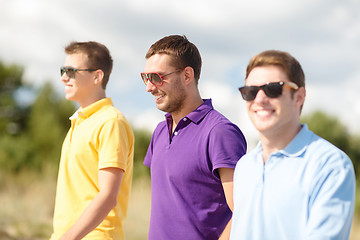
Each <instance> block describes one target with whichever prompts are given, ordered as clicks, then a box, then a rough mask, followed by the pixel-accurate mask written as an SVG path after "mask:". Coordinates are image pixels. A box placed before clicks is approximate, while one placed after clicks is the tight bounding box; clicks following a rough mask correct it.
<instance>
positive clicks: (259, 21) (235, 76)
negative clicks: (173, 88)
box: [0, 0, 360, 135]
mask: <svg viewBox="0 0 360 240" xmlns="http://www.w3.org/2000/svg"><path fill="white" fill-rule="evenodd" d="M30 2H31V3H30ZM359 9H360V2H359V1H357V0H346V1H340V2H339V1H336V0H327V1H325V0H312V1H310V0H301V1H300V0H295V1H287V0H276V1H267V0H256V1H236V0H224V1H215V0H206V1H205V0H184V1H177V2H174V1H166V0H154V1H146V0H131V1H116V0H103V1H100V2H99V1H84V0H72V1H70V0H61V1H60V0H53V1H46V0H33V1H27V0H12V1H3V4H2V8H1V9H0V46H1V53H0V60H2V61H5V62H10V63H18V64H21V65H24V67H25V70H26V71H25V78H26V79H27V81H29V82H33V83H36V84H40V83H42V82H44V81H45V80H49V79H50V80H52V81H53V82H54V83H56V86H57V87H59V91H62V90H63V88H62V86H61V83H60V81H59V70H58V68H59V66H60V65H62V64H63V61H64V56H65V54H64V53H63V47H64V46H65V45H66V44H67V43H69V42H70V41H72V40H78V41H87V40H95V41H99V42H102V43H104V44H105V45H107V46H108V47H109V49H110V51H111V53H112V55H113V58H114V63H115V65H114V70H113V75H112V77H111V79H110V83H109V90H108V91H109V93H110V94H109V95H111V97H112V98H113V100H114V102H115V103H116V105H118V106H120V107H121V109H123V112H124V113H125V114H126V115H128V118H130V119H134V123H135V125H137V126H148V127H149V128H150V129H153V127H154V125H156V124H157V122H158V121H160V120H162V119H163V114H162V112H160V111H159V110H156V106H155V105H154V103H153V101H150V100H149V98H148V95H149V94H148V93H146V92H145V90H144V85H143V83H142V82H141V80H140V77H139V72H141V71H142V69H143V67H144V63H145V60H144V55H145V53H146V51H147V49H148V48H149V47H150V45H151V44H152V43H154V42H155V41H157V40H158V39H160V38H161V37H163V36H165V35H170V34H185V35H186V36H187V37H188V38H189V40H190V41H192V42H194V43H195V44H196V45H197V46H198V48H199V50H200V52H201V54H202V57H203V70H202V76H201V80H200V88H201V92H202V94H203V95H208V96H210V97H212V98H213V100H214V105H215V107H217V108H219V110H220V111H222V112H223V113H224V115H226V116H227V115H228V116H229V119H230V120H233V121H234V122H236V123H237V124H238V125H239V126H240V127H241V128H242V129H243V130H244V129H246V130H247V129H251V127H250V126H251V124H250V126H248V125H246V124H248V123H244V122H243V121H244V119H248V117H247V113H246V112H245V111H244V107H243V106H241V104H242V99H241V98H240V95H239V94H238V92H237V87H239V86H241V85H242V84H243V77H244V76H243V75H244V71H245V68H246V65H247V63H248V61H249V59H250V58H251V57H252V56H253V55H254V54H257V53H258V52H260V51H263V50H266V49H280V50H285V51H289V52H290V53H291V54H292V55H294V56H295V57H296V58H298V59H299V61H300V63H301V64H302V65H303V67H304V70H305V74H306V77H307V80H306V81H307V87H308V99H307V101H306V103H305V107H304V111H307V110H309V111H310V110H315V109H325V110H326V111H327V112H329V113H330V114H332V115H335V116H337V117H339V118H340V119H341V120H342V121H344V122H346V124H348V125H349V126H350V127H351V128H352V129H356V130H357V131H360V129H359V127H357V125H358V124H357V123H356V119H358V118H359V117H360V110H359V109H360V106H359V105H360V103H359V102H360V101H359V97H358V94H357V92H356V89H359V85H358V82H359V77H360V74H359V70H358V66H359V65H360V60H359V57H358V53H359V52H360V45H359V44H358V43H359V42H360V31H359V30H358V29H360V14H358V10H359ZM339 89H341V93H342V94H343V95H339ZM344 106H346V107H344ZM234 109H238V110H234ZM152 112H154V113H156V114H154V116H152ZM155 115H156V116H155ZM159 116H161V117H159ZM144 119H146V121H145V120H144ZM247 121H248V120H247ZM358 129H359V130H358ZM244 131H245V130H244ZM250 134H252V133H249V135H250Z"/></svg>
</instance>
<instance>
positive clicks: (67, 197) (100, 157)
mask: <svg viewBox="0 0 360 240" xmlns="http://www.w3.org/2000/svg"><path fill="white" fill-rule="evenodd" d="M70 119H71V128H70V130H69V131H68V133H67V136H66V138H65V140H64V143H63V146H62V151H61V159H60V167H59V174H58V182H57V190H56V200H55V211H54V220H53V221H54V233H53V235H52V236H51V239H52V240H53V239H54V240H55V239H58V238H60V237H61V236H62V235H63V234H64V233H65V232H66V231H67V230H68V229H69V228H70V227H71V226H72V225H73V224H74V223H75V222H76V221H77V219H78V218H79V217H80V215H81V214H82V213H83V212H84V210H85V209H86V208H87V206H88V205H89V204H90V202H91V201H92V200H93V199H94V198H95V196H96V195H97V194H98V193H99V182H98V173H99V169H103V168H109V167H115V168H121V169H122V170H124V176H123V180H122V183H121V187H120V192H119V196H118V203H117V205H116V207H115V208H114V209H112V210H111V211H110V213H109V215H108V216H107V217H106V218H105V220H104V221H103V222H102V223H101V224H100V225H99V226H98V227H97V228H96V229H95V230H94V231H92V232H90V233H89V234H88V235H87V236H86V237H85V238H84V239H124V231H123V225H124V220H125V218H126V214H127V208H128V202H129V195H130V189H131V182H132V173H133V155H134V136H133V132H132V129H131V127H130V124H129V123H128V122H127V120H126V119H125V117H124V116H123V115H122V114H121V113H120V112H119V111H118V110H117V109H116V108H115V107H113V103H112V101H111V99H110V98H104V99H101V100H99V101H97V102H95V103H93V104H92V105H90V106H88V107H86V108H84V109H81V108H80V109H79V110H78V111H77V112H76V113H75V114H74V115H73V116H72V117H71V118H70Z"/></svg>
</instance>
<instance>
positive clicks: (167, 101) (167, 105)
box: [157, 79, 186, 113]
mask: <svg viewBox="0 0 360 240" xmlns="http://www.w3.org/2000/svg"><path fill="white" fill-rule="evenodd" d="M158 92H159V93H162V94H163V95H164V101H163V102H162V103H160V104H157V108H158V109H159V110H161V111H164V112H168V113H176V112H180V111H181V110H182V109H183V107H184V104H185V99H186V91H185V88H184V86H183V85H182V84H181V82H180V79H177V80H176V81H175V82H174V84H173V86H172V87H171V89H169V90H168V91H167V92H163V91H161V90H158Z"/></svg>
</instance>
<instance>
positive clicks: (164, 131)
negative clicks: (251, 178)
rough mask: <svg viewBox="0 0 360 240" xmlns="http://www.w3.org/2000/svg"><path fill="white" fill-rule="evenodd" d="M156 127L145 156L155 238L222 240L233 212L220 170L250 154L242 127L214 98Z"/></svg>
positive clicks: (151, 235) (151, 224) (151, 228)
mask: <svg viewBox="0 0 360 240" xmlns="http://www.w3.org/2000/svg"><path fill="white" fill-rule="evenodd" d="M171 122H172V117H171V114H169V113H168V114H166V121H163V122H160V123H159V124H158V126H157V127H156V129H155V131H154V133H153V135H152V139H151V142H150V145H149V148H148V151H147V154H146V157H145V160H144V164H145V165H146V166H148V167H150V170H151V217H150V229H149V239H150V240H161V239H166V240H168V239H171V240H176V239H179V240H180V239H181V240H184V239H206V240H211V239H218V238H219V236H220V234H221V233H222V232H223V230H224V228H225V226H226V225H227V223H228V221H229V220H230V219H231V214H232V213H231V211H230V209H229V207H228V206H227V203H226V199H225V194H224V191H223V188H222V184H221V180H220V177H219V174H218V171H217V169H218V168H235V165H236V163H237V161H238V160H239V159H240V157H241V156H242V155H244V154H245V152H246V141H245V138H244V135H243V134H242V132H241V131H240V129H239V128H238V127H237V126H236V125H235V124H233V123H231V122H230V121H229V120H228V119H227V118H225V117H224V116H223V115H222V114H220V113H219V112H218V111H216V110H214V108H213V106H212V104H211V99H207V100H204V103H203V104H202V105H200V106H199V107H198V108H197V109H196V110H195V111H193V112H191V113H190V114H188V115H187V116H186V117H184V118H183V119H181V120H180V121H179V123H178V125H177V126H176V129H175V131H174V133H173V134H172V136H170V133H171Z"/></svg>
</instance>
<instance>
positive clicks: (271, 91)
mask: <svg viewBox="0 0 360 240" xmlns="http://www.w3.org/2000/svg"><path fill="white" fill-rule="evenodd" d="M285 85H286V86H289V87H290V88H293V89H295V90H297V89H298V88H299V87H298V85H296V84H295V83H293V82H272V83H267V84H264V85H262V86H244V87H241V88H239V91H240V93H241V96H242V98H243V99H244V100H245V101H252V100H254V99H255V98H256V95H257V93H258V92H259V90H260V89H261V90H263V91H264V93H265V94H266V96H268V97H269V98H277V97H280V96H281V94H282V90H283V86H285Z"/></svg>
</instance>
